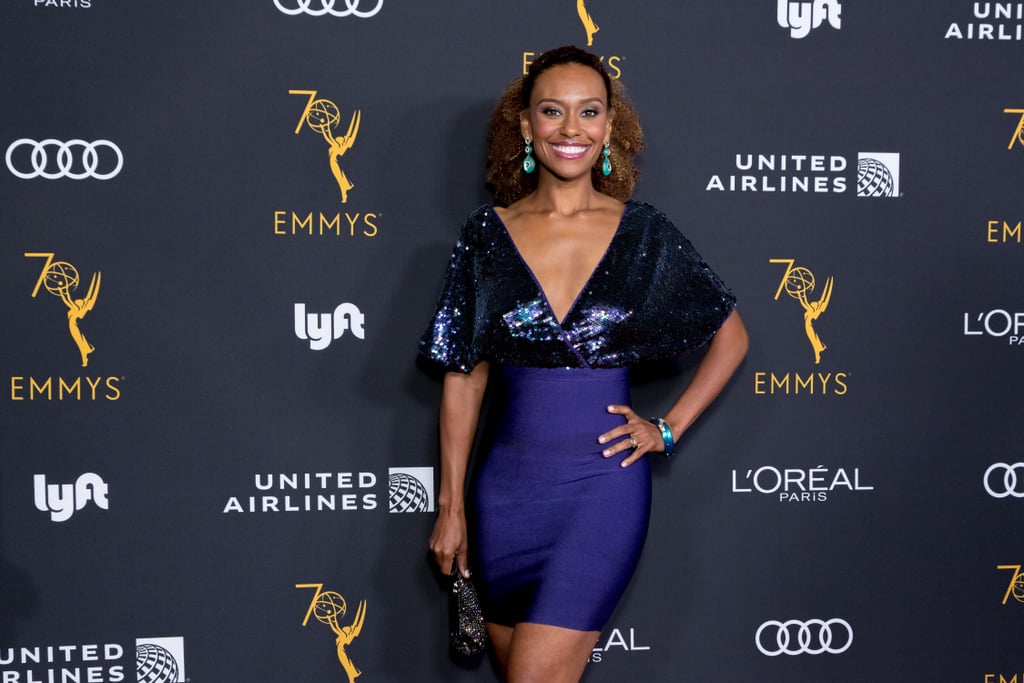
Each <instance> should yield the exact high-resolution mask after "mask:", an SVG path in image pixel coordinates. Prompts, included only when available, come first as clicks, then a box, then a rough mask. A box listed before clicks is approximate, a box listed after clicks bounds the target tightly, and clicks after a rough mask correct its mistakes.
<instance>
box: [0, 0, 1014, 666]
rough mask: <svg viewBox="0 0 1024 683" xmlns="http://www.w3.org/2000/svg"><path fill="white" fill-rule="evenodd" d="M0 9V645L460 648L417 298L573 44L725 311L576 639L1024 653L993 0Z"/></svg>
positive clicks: (1008, 8) (708, 649)
mask: <svg viewBox="0 0 1024 683" xmlns="http://www.w3.org/2000/svg"><path fill="white" fill-rule="evenodd" d="M0 16H2V21H0V51H2V54H3V70H2V86H3V87H2V93H3V94H2V107H0V109H2V125H0V137H2V139H0V151H2V152H3V154H4V165H3V166H2V167H0V197H2V201H0V235H2V241H0V246H2V248H0V310H2V318H3V330H4V332H3V341H2V345H0V377H2V380H3V383H4V387H5V388H4V392H3V399H2V407H0V415H2V418H0V683H120V682H122V681H126V682H132V681H139V682H145V683H181V682H186V683H189V682H191V683H200V682H209V681H216V682H218V683H223V682H230V683H234V682H238V683H241V682H249V681H266V682H271V681H273V682H277V681H324V682H331V681H336V682H339V683H353V681H355V680H356V678H358V680H359V681H360V683H373V682H377V683H385V682H399V683H430V682H432V681H438V682H441V681H444V682H448V681H486V680H495V676H494V673H493V671H492V668H491V665H490V663H489V662H488V661H487V660H483V661H470V662H464V661H455V660H453V659H452V658H451V657H450V656H449V654H448V651H447V612H446V594H445V590H444V588H443V584H442V582H441V580H440V578H439V577H438V575H437V573H436V572H435V571H434V570H433V568H432V565H431V561H430V559H429V557H428V553H427V548H426V544H427V537H428V536H429V533H430V529H431V527H432V524H433V518H434V514H433V513H434V507H435V503H434V501H435V494H436V487H437V484H438V470H437V466H438V453H437V427H436V424H437V414H438V408H437V406H438V399H439V396H440V383H439V381H438V378H437V376H436V375H435V374H432V373H431V372H429V371H427V370H428V369H426V368H423V367H421V366H420V364H418V363H417V360H416V340H417V338H418V337H419V335H420V333H421V332H422V331H423V329H424V327H425V325H426V323H427V320H428V318H429V316H430V315H431V313H432V309H433V305H434V302H435V300H436V296H437V293H438V291H439V287H440V284H441V278H442V276H443V272H444V268H445V264H446V262H447V257H448V254H449V252H450V249H451V245H452V244H453V242H454V240H455V238H456V234H457V231H458V227H459V226H460V224H461V222H462V220H463V218H464V217H465V216H466V215H467V214H468V213H469V212H470V211H472V210H473V209H474V208H475V207H477V206H478V205H480V204H482V203H484V202H487V201H489V195H488V193H487V190H486V188H485V187H484V185H483V180H482V177H483V171H484V163H485V139H486V127H487V118H488V116H489V114H490V111H491V109H492V106H493V103H494V101H495V99H496V98H497V96H498V94H499V93H500V91H501V89H502V88H503V86H504V85H505V84H506V83H507V82H508V81H509V80H511V79H513V78H515V77H517V76H518V75H520V74H522V73H523V71H524V69H525V68H527V67H528V65H529V63H530V62H531V60H532V59H533V58H534V57H535V56H536V55H537V54H538V53H540V52H542V51H543V50H545V49H548V48H551V47H555V46H558V45H562V44H566V43H573V44H577V45H580V46H584V47H585V46H589V47H590V49H591V50H593V51H594V52H595V53H597V54H599V55H601V56H602V57H603V59H604V64H605V66H606V67H607V69H608V71H609V73H610V74H611V75H612V76H613V77H614V78H619V79H621V80H622V82H623V83H625V84H626V86H627V88H628V89H629V91H630V93H631V96H632V99H633V100H634V101H635V103H636V106H637V108H638V110H639V112H640V114H641V117H642V120H643V123H644V126H645V132H646V138H647V144H648V151H647V152H646V153H645V155H644V157H643V161H642V171H643V178H642V180H641V183H640V185H639V187H638V190H637V198H639V199H643V200H645V201H649V202H651V203H653V204H655V205H657V206H658V207H659V208H660V209H662V210H663V211H665V212H666V213H667V214H668V215H669V216H670V217H671V218H672V219H673V220H674V221H675V222H676V224H677V225H679V226H680V228H681V229H682V230H683V232H684V233H685V234H686V235H687V236H688V237H689V238H690V239H691V240H692V241H693V242H694V244H695V245H696V246H697V248H698V249H699V250H700V251H701V252H702V254H703V255H704V256H705V258H706V259H707V260H708V261H709V262H710V263H711V264H712V265H713V266H714V267H715V269H716V270H717V271H718V272H719V274H720V275H721V276H722V277H723V279H725V280H726V282H727V283H728V284H729V285H730V286H731V287H732V288H733V290H734V291H735V293H736V295H737V297H738V299H739V306H740V310H741V311H742V314H743V316H744V319H745V321H746V323H747V325H748V327H749V330H750V334H751V340H752V343H751V350H750V354H749V356H748V357H747V359H746V360H745V362H744V364H743V365H742V366H741V368H740V369H739V371H738V373H737V375H736V377H735V379H734V381H733V382H732V384H731V385H730V386H729V387H728V389H727V390H726V391H725V393H724V394H723V395H722V397H721V398H720V400H719V401H718V402H717V404H716V405H715V406H714V407H713V408H712V409H711V410H709V411H708V413H706V414H705V415H704V417H703V418H702V420H701V421H700V423H699V424H698V425H697V426H696V427H694V428H693V429H692V430H690V431H689V432H688V433H687V434H686V436H685V437H684V438H683V439H682V441H683V443H682V444H681V448H680V451H679V453H678V454H677V456H676V457H675V458H674V459H673V460H672V461H671V462H669V461H665V460H664V459H656V461H655V462H654V463H653V466H654V476H655V502H654V510H653V520H652V529H651V535H650V538H649V541H648V544H647V548H646V551H645V554H644V556H643V559H642V561H641V565H640V568H639V570H638V572H637V574H636V576H635V578H634V580H633V582H632V584H631V587H630V589H629V591H628V592H627V594H626V596H625V598H624V600H623V601H622V603H621V604H620V606H619V608H618V610H617V611H616V613H615V614H614V616H613V617H612V620H611V622H610V623H609V624H608V627H607V629H606V630H605V632H603V633H602V634H601V637H600V639H599V641H598V643H597V646H596V647H595V648H594V651H593V654H592V656H591V660H590V661H591V663H590V665H589V666H588V670H587V673H586V675H585V680H587V681H589V682H591V683H598V682H601V681H652V682H655V683H674V682H675V681H699V682H701V683H704V682H707V681H754V680H757V681H773V682H774V681H779V682H787V683H788V682H795V681H805V682H815V683H817V682H820V681H835V682H851V683H853V682H856V683H864V682H899V681H911V680H931V681H964V682H971V683H1010V682H1013V683H1020V681H1024V646H1022V644H1021V643H1022V637H1024V542H1022V540H1021V538H1022V535H1021V534H1022V529H1024V452H1022V449H1021V442H1022V440H1024V420H1022V416H1021V407H1022V405H1024V401H1022V393H1021V392H1022V386H1024V289H1022V287H1021V282H1022V277H1021V262H1022V258H1024V251H1022V250H1024V247H1022V244H1021V243H1022V221H1024V184H1022V180H1024V85H1022V80H1021V79H1022V67H1024V3H1021V2H970V1H968V0H927V1H925V0H903V1H900V2H895V1H894V0H889V1H882V0H862V1H858V0H842V1H840V0H814V1H813V2H798V1H791V0H789V1H788V0H778V1H777V2H776V1H775V0H758V1H755V2H752V1H750V0H744V1H742V2H741V1H739V0H723V1H718V2H669V1H668V0H664V1H661V0H659V1H654V0H650V1H648V2H635V3H627V2H613V1H612V0H586V1H585V2H584V0H578V1H576V2H573V1H572V0H558V1H557V2H556V1H553V0H523V1H519V2H514V3H513V2H480V1H479V0H450V1H449V2H443V3H437V2H400V1H399V0H214V1H210V0H207V1H199V0H176V1H173V2H172V1H168V0H134V1H132V2H124V1H121V2H117V1H115V0H6V1H5V2H4V3H3V7H2V9H0ZM693 367H694V359H684V360H682V361H680V362H678V363H673V364H671V365H668V366H665V367H664V368H661V369H659V371H657V372H653V371H652V372H647V373H644V374H640V375H638V376H637V377H636V378H635V379H636V386H635V389H634V401H635V404H636V405H637V406H638V407H639V409H640V410H641V412H642V413H645V414H659V413H662V412H664V411H665V410H666V409H667V407H668V406H669V405H671V403H672V401H673V400H674V398H675V396H676V395H677V394H678V392H679V391H680V390H681V387H682V386H684V385H685V382H686V380H687V378H688V376H689V375H690V373H692V371H693ZM593 543H594V545H595V546H596V547H600V546H601V543H602V539H601V537H600V535H597V536H595V537H594V539H593ZM581 590H584V591H585V590H586V587H585V586H582V587H581ZM318 608H319V609H318Z"/></svg>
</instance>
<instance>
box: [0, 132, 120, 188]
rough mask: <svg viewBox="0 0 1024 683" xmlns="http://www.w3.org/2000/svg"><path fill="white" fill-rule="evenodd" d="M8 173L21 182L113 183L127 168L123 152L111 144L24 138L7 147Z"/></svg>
mask: <svg viewBox="0 0 1024 683" xmlns="http://www.w3.org/2000/svg"><path fill="white" fill-rule="evenodd" d="M4 160H5V161H6V162H7V170H9V171H10V172H11V173H13V174H14V175H15V176H17V177H18V178H21V179H22V180H31V179H32V178H45V179H46V180H57V179H60V178H68V179H70V180H85V179H86V178H92V179H94V180H110V179H111V178H113V177H114V176H116V175H117V174H118V173H120V172H121V168H122V167H123V166H124V155H123V154H122V153H121V148H119V147H118V146H117V145H115V144H114V143H113V142H111V141H110V140H93V141H91V142H90V141H88V140H79V139H77V138H76V139H74V140H68V141H66V142H65V141H62V140H57V139H54V138H46V139H45V140H30V139H29V138H21V139H19V140H15V141H14V142H12V143H11V144H10V145H8V147H7V154H6V155H5V156H4Z"/></svg>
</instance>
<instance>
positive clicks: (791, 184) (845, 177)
mask: <svg viewBox="0 0 1024 683" xmlns="http://www.w3.org/2000/svg"><path fill="white" fill-rule="evenodd" d="M734 159H735V160H734V162H733V170H732V171H731V172H729V173H715V174H713V175H712V176H711V177H710V179H709V180H708V182H707V184H706V185H705V186H704V189H705V191H707V192H711V191H713V190H717V191H718V192H760V193H764V194H786V193H791V194H819V195H822V194H843V193H845V192H847V191H849V189H850V188H851V187H854V186H855V187H856V188H857V196H858V197H899V196H901V192H900V155H899V153H895V152H861V153H859V154H858V155H857V160H856V162H854V160H853V157H852V156H851V157H846V156H843V155H840V154H752V153H740V154H736V155H735V157H734ZM854 172H856V173H855V174H854Z"/></svg>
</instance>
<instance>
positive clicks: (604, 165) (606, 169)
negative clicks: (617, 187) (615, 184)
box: [601, 141, 612, 178]
mask: <svg viewBox="0 0 1024 683" xmlns="http://www.w3.org/2000/svg"><path fill="white" fill-rule="evenodd" d="M608 145H609V143H608V141H605V143H604V151H603V152H601V155H602V156H603V157H604V160H603V161H602V162H601V173H603V174H604V176H605V177H606V178H607V177H608V176H610V175H611V174H612V160H611V159H609V157H610V156H611V154H612V150H611V149H610V148H609V146H608Z"/></svg>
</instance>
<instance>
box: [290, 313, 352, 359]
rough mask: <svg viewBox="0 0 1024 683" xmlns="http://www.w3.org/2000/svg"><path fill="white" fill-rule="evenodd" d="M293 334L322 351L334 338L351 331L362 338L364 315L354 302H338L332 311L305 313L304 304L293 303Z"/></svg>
mask: <svg viewBox="0 0 1024 683" xmlns="http://www.w3.org/2000/svg"><path fill="white" fill-rule="evenodd" d="M294 320H295V336H296V337H298V338H299V339H301V340H303V341H308V342H309V348H310V349H312V350H314V351H323V350H324V349H326V348H327V347H328V346H330V345H331V342H332V341H334V340H335V339H341V337H342V335H344V334H345V333H346V332H351V333H352V335H353V336H354V337H355V338H356V339H363V338H364V337H365V333H364V332H363V322H364V320H365V316H363V313H362V311H360V310H359V308H358V307H357V306H356V305H355V304H349V303H344V304H339V305H338V307H337V308H335V309H334V313H306V304H295V318H294Z"/></svg>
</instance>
